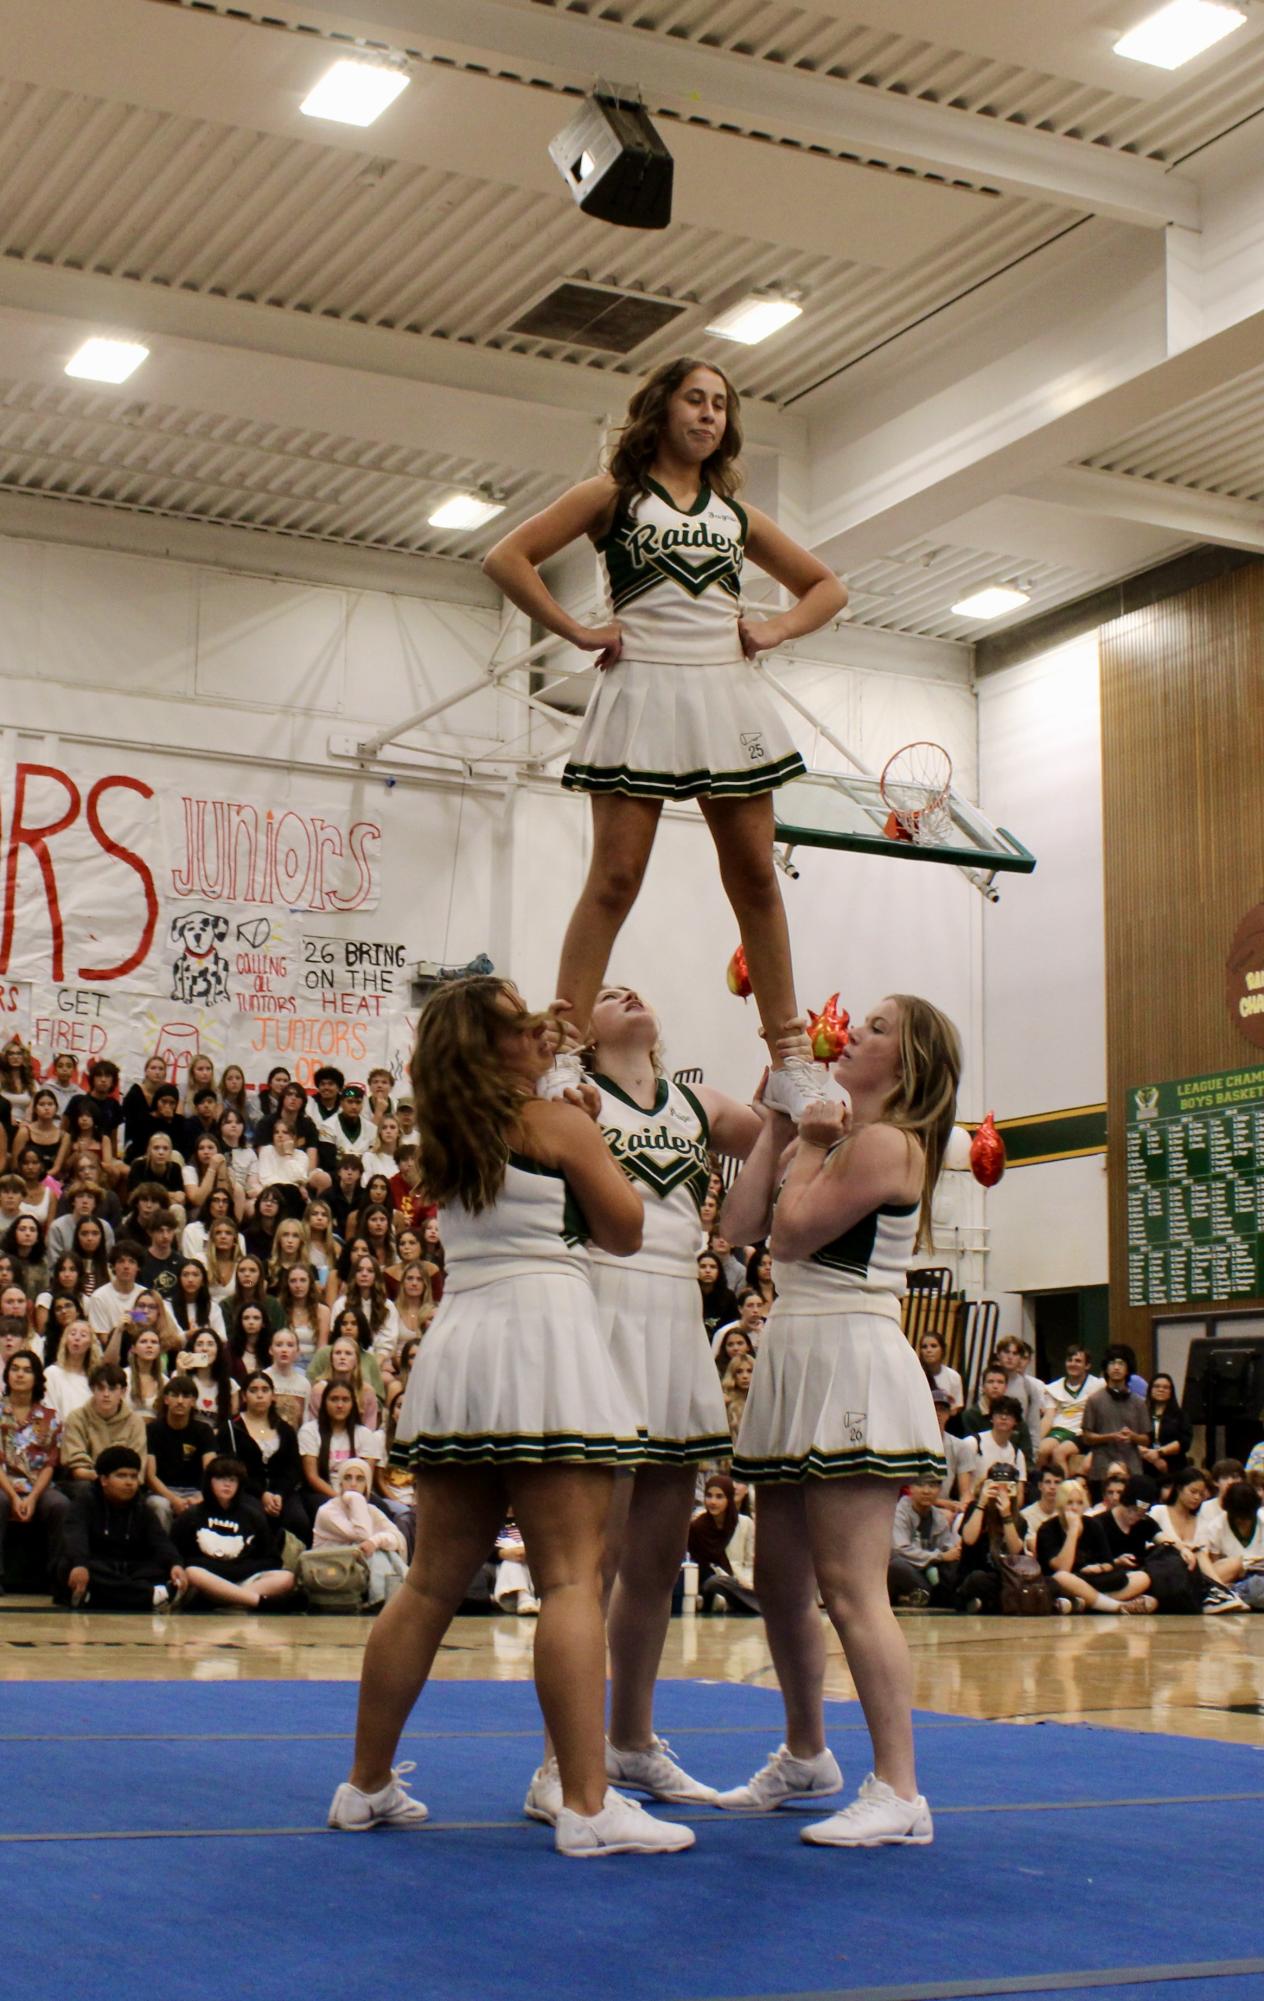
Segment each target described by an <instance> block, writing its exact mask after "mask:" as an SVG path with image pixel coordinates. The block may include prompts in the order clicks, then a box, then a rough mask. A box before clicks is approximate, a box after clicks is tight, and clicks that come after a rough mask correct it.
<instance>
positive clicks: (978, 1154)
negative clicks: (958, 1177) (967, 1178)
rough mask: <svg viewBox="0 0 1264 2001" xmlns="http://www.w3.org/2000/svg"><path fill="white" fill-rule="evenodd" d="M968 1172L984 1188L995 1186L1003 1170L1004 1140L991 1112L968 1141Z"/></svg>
mask: <svg viewBox="0 0 1264 2001" xmlns="http://www.w3.org/2000/svg"><path fill="white" fill-rule="evenodd" d="M970 1172H971V1173H972V1174H973V1176H974V1178H975V1180H976V1181H977V1182H979V1183H980V1184H981V1185H982V1186H983V1187H984V1188H995V1186H996V1184H997V1182H998V1181H999V1180H1000V1178H1001V1176H1002V1175H1003V1174H1004V1172H1005V1142H1004V1140H1003V1139H1002V1138H1001V1135H1000V1134H999V1133H998V1132H997V1130H996V1119H995V1117H994V1116H993V1114H992V1113H991V1112H989V1113H988V1115H987V1117H986V1118H985V1119H984V1121H983V1123H982V1125H981V1126H980V1127H979V1129H978V1131H977V1132H976V1133H975V1135H974V1138H973V1139H972V1140H971V1142H970Z"/></svg>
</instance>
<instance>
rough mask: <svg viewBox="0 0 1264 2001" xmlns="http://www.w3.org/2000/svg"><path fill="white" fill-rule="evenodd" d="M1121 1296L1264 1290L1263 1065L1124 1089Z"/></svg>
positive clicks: (1148, 1302) (1152, 1302)
mask: <svg viewBox="0 0 1264 2001" xmlns="http://www.w3.org/2000/svg"><path fill="white" fill-rule="evenodd" d="M1125 1124H1126V1135H1127V1157H1128V1303H1129V1305H1130V1306H1174V1305H1184V1304H1186V1303H1188V1302H1193V1301H1204V1300H1205V1301H1219V1300H1229V1299H1254V1298H1258V1297H1260V1296H1261V1295H1264V1065H1261V1064H1253V1065H1252V1066H1251V1067H1250V1068H1249V1069H1245V1070H1227V1071H1222V1072H1220V1073H1219V1074H1216V1075H1213V1076H1209V1077H1185V1078H1179V1079H1175V1080H1172V1081H1170V1082H1168V1083H1164V1084H1139V1085H1134V1086H1133V1087H1132V1089H1130V1090H1129V1091H1128V1092H1127V1094H1126V1121H1125Z"/></svg>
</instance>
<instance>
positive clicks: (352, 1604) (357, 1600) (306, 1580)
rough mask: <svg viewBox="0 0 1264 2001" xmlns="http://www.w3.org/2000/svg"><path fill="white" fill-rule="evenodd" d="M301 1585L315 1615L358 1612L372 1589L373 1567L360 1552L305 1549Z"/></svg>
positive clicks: (301, 1566) (300, 1571) (300, 1568)
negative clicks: (319, 1613) (370, 1585)
mask: <svg viewBox="0 0 1264 2001" xmlns="http://www.w3.org/2000/svg"><path fill="white" fill-rule="evenodd" d="M298 1581H299V1584H300V1585H301V1586H302V1588H303V1590H304V1591H305V1592H306V1593H307V1602H308V1605H309V1606H310V1607H311V1609H312V1611H313V1612H358V1611H359V1610H360V1609H361V1607H362V1606H363V1604H364V1600H365V1597H366V1596H367V1593H368V1589H369V1566H368V1564H367V1563H366V1562H365V1560H364V1557H363V1555H362V1554H361V1552H360V1551H359V1550H358V1549H305V1550H304V1551H303V1554H302V1556H301V1557H300V1559H299V1566H298Z"/></svg>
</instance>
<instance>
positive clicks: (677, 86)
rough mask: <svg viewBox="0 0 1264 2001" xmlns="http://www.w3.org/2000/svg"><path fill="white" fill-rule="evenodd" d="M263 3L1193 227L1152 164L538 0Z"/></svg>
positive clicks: (1090, 208)
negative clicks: (544, 4) (629, 87)
mask: <svg viewBox="0 0 1264 2001" xmlns="http://www.w3.org/2000/svg"><path fill="white" fill-rule="evenodd" d="M269 11H270V12H271V13H273V15H274V16H275V15H276V14H277V13H284V14H288V15H289V17H290V18H291V19H293V20H294V21H295V22H297V21H298V19H299V18H300V15H301V17H302V19H303V20H304V21H306V22H308V23H311V22H313V21H315V22H318V23H321V22H327V23H328V24H329V25H330V26H331V27H335V26H336V27H338V28H340V29H343V30H347V29H350V30H351V31H352V32H355V31H357V30H358V32H360V33H362V34H376V35H379V36H382V37H383V38H385V39H387V40H388V41H391V42H393V43H395V44H396V45H400V46H406V47H411V48H415V49H417V50H419V51H421V52H422V53H429V52H430V50H431V49H432V48H434V47H435V46H436V45H439V46H440V47H441V48H442V50H443V52H446V53H452V52H453V51H464V52H467V53H469V54H472V55H475V56H478V57H480V58H481V59H483V60H485V61H486V60H488V59H489V58H490V59H493V60H498V61H499V62H500V64H501V65H502V66H508V65H511V64H513V65H522V66H523V67H524V68H525V71H526V73H527V74H528V75H531V74H535V75H544V74H545V73H548V74H551V75H552V76H554V77H564V78H568V79H570V80H571V81H573V82H574V83H577V84H579V85H581V86H583V87H589V86H591V85H592V83H593V82H594V80H595V79H597V78H598V77H601V78H606V79H609V80H610V81H612V82H617V83H624V84H635V85H636V86H637V87H638V88H639V89H640V91H641V93H642V95H643V97H644V98H645V101H646V103H647V104H648V105H649V107H650V108H651V110H654V109H658V110H664V109H665V110H669V111H672V112H675V113H677V114H678V115H679V116H681V117H683V118H696V119H697V118H700V119H705V120H706V121H708V122H712V121H713V122H715V123H716V124H724V123H725V122H731V123H736V124H738V125H739V126H743V127H745V128H746V129H747V130H749V131H754V132H758V133H764V134H772V135H774V136H776V137H779V138H792V139H797V140H799V141H800V142H802V143H804V144H808V145H813V144H815V145H824V146H828V147H830V148H832V149H835V150H844V151H848V152H854V153H856V154H858V155H859V156H860V157H861V158H862V159H875V160H881V161H883V162H886V163H888V164H892V165H902V166H909V167H914V168H916V169H918V170H920V171H922V172H925V173H930V174H939V175H944V176H946V177H947V178H949V179H954V178H959V179H964V180H968V181H970V182H972V183H975V184H980V183H981V184H983V185H985V186H988V187H993V188H998V189H1000V190H1001V191H1002V192H1003V193H1006V194H1013V195H1019V196H1023V197H1025V198H1026V199H1028V200H1032V201H1042V202H1054V203H1057V204H1058V205H1059V206H1061V207H1064V208H1067V209H1070V210H1074V211H1076V212H1078V213H1081V214H1088V215H1100V216H1107V217H1110V218H1111V219H1113V220H1115V221H1118V222H1129V223H1135V224H1137V225H1139V226H1141V227H1142V228H1146V229H1163V228H1166V227H1167V225H1168V224H1169V223H1173V222H1177V223H1181V224H1182V225H1183V226H1184V227H1186V228H1190V229H1196V228H1197V227H1198V222H1199V196H1198V189H1197V187H1196V186H1195V184H1194V183H1193V182H1192V181H1189V180H1186V179H1184V178H1182V177H1181V176H1179V175H1177V174H1174V173H1172V172H1170V171H1169V170H1168V169H1167V168H1166V167H1164V166H1163V165H1162V164H1161V163H1160V162H1158V161H1154V160H1145V159H1138V158H1135V157H1133V156H1131V155H1124V154H1121V153H1115V152H1112V151H1111V150H1110V149H1109V148H1106V147H1101V146H1090V145H1087V144H1085V143H1084V142H1082V141H1081V140H1078V139H1068V138H1065V137H1063V136H1062V135H1061V134H1060V133H1051V132H1039V131H1035V130H1032V129H1031V128H1029V127H1026V126H1019V125H1014V124H1011V123H1009V122H1007V121H1005V120H1001V119H988V118H984V117H981V116H980V115H979V114H977V113H975V112H970V111H956V110H953V109H952V107H951V106H949V105H942V104H929V103H926V102H925V101H923V100H922V99H914V98H909V97H902V96H898V95H896V94H894V93H892V92H886V91H878V90H874V89H872V88H870V87H868V86H866V85H864V84H857V83H852V82H850V81H848V80H846V79H844V78H838V77H823V76H817V75H814V74H812V73H811V72H809V71H805V70H796V69H791V68H780V67H778V66H776V65H774V64H771V63H765V62H757V61H754V60H752V59H751V58H750V57H747V56H740V55H735V54H733V53H731V52H730V51H729V50H727V49H707V48H699V47H697V46H695V45H693V44H691V43H688V42H684V41H679V40H675V39H673V38H671V37H669V36H665V35H663V36H660V35H654V34H647V33H646V32H644V31H643V30H638V29H636V28H629V27H624V26H622V25H620V24H618V23H615V22H610V21H601V20H594V19H592V18H591V17H589V18H583V17H580V16H578V15H576V14H572V13H568V12H564V11H562V10H561V9H558V10H556V11H554V10H551V9H546V8H544V7H540V6H537V5H535V4H534V0H360V3H359V5H352V6H350V7H348V6H346V5H345V4H342V0H302V4H301V7H296V6H294V5H293V4H292V0H290V4H288V5H285V6H283V7H278V6H277V5H276V4H275V0H273V4H272V6H270V9H269Z"/></svg>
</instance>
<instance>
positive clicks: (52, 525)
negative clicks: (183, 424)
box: [0, 491, 501, 614]
mask: <svg viewBox="0 0 1264 2001" xmlns="http://www.w3.org/2000/svg"><path fill="white" fill-rule="evenodd" d="M0 536H6V537H9V538H10V539H12V540H14V541H19V542H56V543H69V544H72V545H74V546H75V547H76V548H82V549H108V550H110V551H112V552H113V553H115V554H117V555H125V556H153V557H156V558H158V559H159V560H162V561H167V562H175V563H194V564H197V565H198V566H199V567H200V568H203V569H212V570H227V571H231V573H232V574H233V575H234V576H254V577H283V578H285V579H286V580H287V581H290V582H293V583H300V584H321V585H325V586H331V587H333V588H335V589H342V590H351V591H382V592H385V593H386V594H387V595H389V596H392V597H410V598H425V599H426V600H427V601H428V602H431V603H440V604H458V605H468V606H471V607H476V608H478V609H479V610H484V611H486V612H488V613H489V614H491V613H494V612H495V611H497V610H499V608H500V604H501V597H500V592H499V591H498V590H496V588H495V587H494V585H492V584H491V583H489V581H488V579H487V578H486V577H485V576H484V575H483V573H482V571H481V570H480V569H479V567H478V565H477V563H469V562H462V561H458V560H457V559H455V558H453V557H441V556H405V555H400V554H398V553H396V552H395V551H394V550H389V549H361V548H353V547H351V546H350V545H347V544H338V543H333V542H318V541H309V540H305V539H303V538H301V537H299V536H295V535H278V534H275V533H273V532H272V531H271V530H270V529H263V528H237V527H233V526H230V525H229V524H227V523H224V522H212V521H182V520H178V519H174V518H172V517H169V516H167V515H158V514H141V513H138V512H136V511H135V510H132V509H128V508H125V507H112V506H110V505H109V504H108V503H106V502H103V501H88V500H72V499H70V498H69V497H59V498H56V499H54V498H52V497H51V496H49V495H46V494H28V493H8V492H4V491H0Z"/></svg>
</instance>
